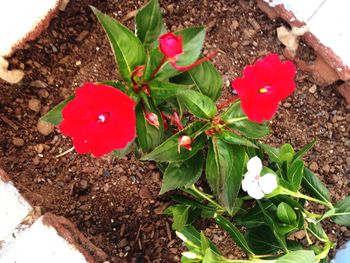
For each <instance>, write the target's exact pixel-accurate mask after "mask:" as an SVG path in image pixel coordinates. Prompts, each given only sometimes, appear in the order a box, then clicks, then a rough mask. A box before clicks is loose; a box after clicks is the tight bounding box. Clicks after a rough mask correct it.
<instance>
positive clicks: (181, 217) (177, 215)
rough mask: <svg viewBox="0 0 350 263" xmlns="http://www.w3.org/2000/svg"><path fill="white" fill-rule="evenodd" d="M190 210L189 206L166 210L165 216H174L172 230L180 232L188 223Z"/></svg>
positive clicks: (173, 206) (173, 207)
mask: <svg viewBox="0 0 350 263" xmlns="http://www.w3.org/2000/svg"><path fill="white" fill-rule="evenodd" d="M189 209H190V207H189V206H187V205H172V206H170V207H168V208H167V209H165V210H164V212H163V214H165V215H170V216H172V217H173V224H172V226H171V227H172V229H173V230H177V231H180V230H181V229H182V228H183V227H184V226H185V225H186V223H187V219H188V211H189Z"/></svg>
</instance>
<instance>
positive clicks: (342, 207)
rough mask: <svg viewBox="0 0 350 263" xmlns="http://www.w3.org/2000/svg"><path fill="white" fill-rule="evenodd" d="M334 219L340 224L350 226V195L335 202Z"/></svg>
mask: <svg viewBox="0 0 350 263" xmlns="http://www.w3.org/2000/svg"><path fill="white" fill-rule="evenodd" d="M334 208H335V213H334V214H333V216H332V217H331V218H332V220H333V221H334V222H335V223H336V224H339V225H343V226H350V196H347V197H345V199H343V200H342V201H339V202H338V203H336V204H335V206H334Z"/></svg>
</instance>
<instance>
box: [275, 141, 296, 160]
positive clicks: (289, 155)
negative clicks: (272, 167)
mask: <svg viewBox="0 0 350 263" xmlns="http://www.w3.org/2000/svg"><path fill="white" fill-rule="evenodd" d="M294 154H295V152H294V149H293V147H292V145H290V144H289V143H286V144H283V145H282V147H281V149H280V152H279V156H278V157H279V159H280V162H287V163H290V162H291V161H292V160H293V157H294Z"/></svg>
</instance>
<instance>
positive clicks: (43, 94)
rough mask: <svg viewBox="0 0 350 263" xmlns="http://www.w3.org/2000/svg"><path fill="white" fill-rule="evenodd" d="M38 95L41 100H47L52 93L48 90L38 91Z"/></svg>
mask: <svg viewBox="0 0 350 263" xmlns="http://www.w3.org/2000/svg"><path fill="white" fill-rule="evenodd" d="M38 95H39V97H40V98H44V99H46V98H48V97H49V95H50V93H49V92H48V91H47V90H46V89H40V90H39V91H38Z"/></svg>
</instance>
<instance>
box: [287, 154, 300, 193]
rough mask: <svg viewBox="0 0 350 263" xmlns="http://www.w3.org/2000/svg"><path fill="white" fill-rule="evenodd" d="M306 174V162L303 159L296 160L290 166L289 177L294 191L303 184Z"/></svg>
mask: <svg viewBox="0 0 350 263" xmlns="http://www.w3.org/2000/svg"><path fill="white" fill-rule="evenodd" d="M303 175H304V162H303V161H301V160H296V161H294V162H293V163H292V165H291V166H290V167H289V168H288V172H287V178H288V181H289V183H290V184H291V186H292V189H291V190H292V191H294V192H297V191H298V190H299V188H300V185H301V180H302V179H303Z"/></svg>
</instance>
